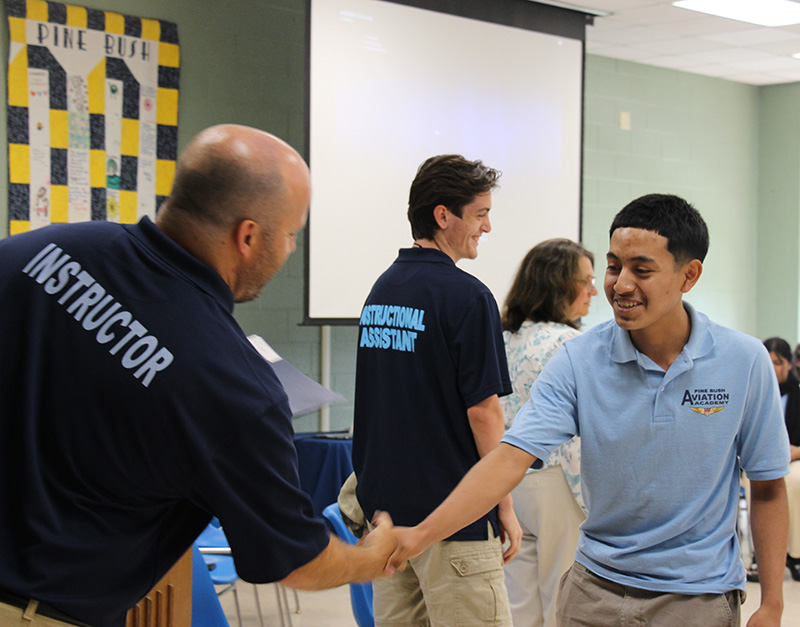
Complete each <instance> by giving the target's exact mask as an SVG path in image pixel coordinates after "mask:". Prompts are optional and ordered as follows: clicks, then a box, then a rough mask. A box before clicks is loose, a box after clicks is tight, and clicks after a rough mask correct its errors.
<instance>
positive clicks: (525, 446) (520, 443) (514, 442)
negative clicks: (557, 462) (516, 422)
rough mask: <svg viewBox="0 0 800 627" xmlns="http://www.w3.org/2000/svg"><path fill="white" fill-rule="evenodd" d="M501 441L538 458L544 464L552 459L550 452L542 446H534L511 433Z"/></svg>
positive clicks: (507, 433)
mask: <svg viewBox="0 0 800 627" xmlns="http://www.w3.org/2000/svg"><path fill="white" fill-rule="evenodd" d="M500 441H501V442H504V443H506V444H510V445H511V446H515V447H517V448H518V449H522V450H523V451H525V452H526V453H530V454H531V455H534V456H536V458H537V459H541V460H542V462H543V463H544V464H546V463H547V460H548V458H549V457H550V451H548V450H546V449H544V448H542V447H541V446H536V445H533V444H531V443H530V442H527V441H526V440H523V439H522V438H520V437H518V436H516V435H514V434H513V433H510V432H506V434H505V435H504V436H503V439H502V440H500Z"/></svg>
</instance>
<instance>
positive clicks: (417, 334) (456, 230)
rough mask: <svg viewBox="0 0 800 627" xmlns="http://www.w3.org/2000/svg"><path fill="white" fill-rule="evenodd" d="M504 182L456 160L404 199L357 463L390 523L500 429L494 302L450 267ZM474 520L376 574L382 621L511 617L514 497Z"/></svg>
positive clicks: (361, 385) (370, 361)
mask: <svg viewBox="0 0 800 627" xmlns="http://www.w3.org/2000/svg"><path fill="white" fill-rule="evenodd" d="M498 176H499V173H498V172H497V171H495V170H492V169H490V168H487V167H486V166H484V165H483V164H482V163H481V162H480V161H468V160H466V159H464V157H461V156H459V155H443V156H439V157H432V158H431V159H428V160H427V161H426V162H425V163H423V164H422V165H421V166H420V168H419V170H418V172H417V175H416V178H415V179H414V182H413V183H412V185H411V192H410V194H409V203H408V217H409V221H410V222H411V230H412V235H413V237H414V245H413V247H412V248H407V249H403V250H401V251H400V254H399V256H398V258H397V260H396V261H395V262H394V264H392V266H391V267H390V268H389V269H388V270H387V271H386V272H384V274H383V275H382V276H381V277H380V278H379V279H378V281H377V282H376V283H375V285H374V287H373V288H372V291H371V292H370V295H369V297H368V298H367V301H366V304H365V305H364V309H363V311H362V314H361V320H360V324H359V345H358V363H357V370H356V397H355V424H354V433H353V465H354V468H355V474H356V477H357V479H358V488H357V497H358V502H359V503H360V505H361V507H362V508H363V510H364V513H365V514H366V516H367V519H368V520H369V519H370V518H371V517H372V515H373V513H374V512H375V511H377V510H382V511H388V512H389V513H390V514H391V515H392V518H393V519H394V520H395V521H396V522H397V523H398V524H403V525H414V524H417V523H418V522H420V521H421V520H422V519H424V518H425V516H427V515H428V514H429V513H430V512H431V511H433V510H434V508H436V506H437V505H439V503H441V502H442V500H444V498H445V497H446V496H447V495H448V494H449V493H450V491H451V490H452V489H453V488H454V487H455V486H456V484H457V483H458V482H459V480H460V479H461V478H462V477H463V475H464V474H465V473H466V472H467V471H468V470H469V468H470V467H471V466H472V465H473V464H474V463H475V462H477V461H478V459H480V457H481V456H483V455H485V454H486V453H488V452H489V451H490V450H491V449H492V448H494V447H495V446H496V445H497V444H498V443H499V441H500V437H501V436H502V434H503V413H502V410H501V408H500V402H499V400H498V396H501V395H505V394H508V393H509V392H510V391H511V386H510V383H509V378H508V367H507V365H506V357H505V349H504V346H503V336H502V330H501V327H500V316H499V313H498V310H497V303H496V302H495V300H494V297H493V296H492V294H491V292H490V291H489V289H488V288H487V287H486V286H485V285H483V284H482V283H481V282H480V281H478V280H477V279H476V278H475V277H473V276H471V275H469V274H467V273H466V272H464V271H462V270H460V269H459V268H457V267H456V265H455V264H456V262H457V261H459V260H461V259H474V258H475V257H476V256H477V254H478V240H479V239H480V237H481V235H482V234H483V233H487V232H488V231H489V230H490V229H491V224H490V222H489V210H490V209H491V206H492V189H493V188H494V187H495V185H496V180H497V177H498ZM343 496H344V494H343ZM498 500H500V499H498ZM341 502H342V500H341V499H340V503H341ZM489 509H490V508H488V507H487V510H489ZM481 514H482V515H481V516H480V517H479V518H478V520H471V521H466V522H465V524H464V525H461V526H459V527H457V528H454V529H452V531H451V532H450V533H448V534H445V535H446V536H448V537H447V540H448V541H446V542H440V543H438V544H437V545H436V546H434V547H432V548H431V549H429V550H428V551H426V552H425V553H424V554H423V555H420V556H419V557H417V558H415V559H414V560H412V562H411V563H410V564H409V566H408V568H407V570H406V571H405V572H403V573H397V574H395V575H394V576H392V577H391V578H390V579H386V580H382V581H380V582H378V581H376V582H375V584H374V586H373V589H374V594H375V597H374V606H375V623H376V625H378V627H380V626H381V625H412V624H413V625H422V624H426V622H425V621H427V620H430V621H431V622H432V623H433V624H434V625H445V624H447V625H449V624H453V625H455V624H470V625H473V624H482V623H486V624H492V625H510V624H511V615H510V610H509V607H508V597H507V594H506V590H505V586H504V583H503V550H502V547H501V542H500V539H499V536H500V535H502V533H503V531H502V527H501V525H504V526H505V528H506V530H507V531H508V532H509V534H510V535H511V537H512V544H511V547H510V548H509V549H508V551H507V553H506V557H507V558H510V557H511V556H512V555H513V554H514V553H516V551H517V550H518V547H519V536H520V535H521V532H520V529H519V524H518V523H517V521H516V518H515V517H514V512H513V509H512V507H511V498H510V496H509V497H507V498H505V499H504V500H503V501H502V502H501V503H500V507H499V522H498V511H497V510H495V509H492V510H491V511H489V512H488V514H487V513H486V512H482V513H481ZM476 518H477V517H476ZM442 539H444V536H443V538H442ZM454 566H455V567H454Z"/></svg>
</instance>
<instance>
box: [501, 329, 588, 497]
mask: <svg viewBox="0 0 800 627" xmlns="http://www.w3.org/2000/svg"><path fill="white" fill-rule="evenodd" d="M579 334H580V331H577V330H576V329H573V328H572V327H570V326H567V325H565V324H560V323H558V322H532V321H530V320H526V321H525V322H523V323H522V326H521V327H520V328H519V330H518V331H517V332H516V333H511V332H510V331H503V339H504V341H505V344H506V355H507V356H508V370H509V374H510V376H511V388H512V392H511V394H509V395H508V396H504V397H503V398H501V399H500V403H501V404H502V407H503V416H504V418H505V423H506V429H508V428H509V427H510V426H511V423H512V422H514V417H515V416H516V415H517V412H518V411H519V410H520V409H522V406H523V405H524V404H525V403H527V402H528V399H529V398H530V396H531V386H532V385H533V382H534V381H536V378H537V377H538V376H539V373H541V372H542V369H543V368H544V366H545V364H547V362H548V361H550V358H551V357H552V356H553V355H554V354H555V352H556V351H557V350H558V349H559V348H560V347H561V345H562V344H563V343H564V342H566V341H567V340H569V339H570V338H573V337H575V336H576V335H579ZM552 466H561V470H562V471H563V472H564V477H565V478H566V480H567V484H569V487H570V489H571V490H572V494H573V495H574V496H575V501H576V502H577V503H578V505H580V507H581V509H582V510H583V511H584V513H585V512H586V507H585V505H584V503H583V497H582V496H581V443H580V438H579V437H577V436H576V437H574V438H572V439H571V440H568V441H567V442H564V444H562V445H561V446H559V447H558V448H557V449H555V450H554V451H553V452H552V453H551V454H550V458H549V459H548V460H547V463H546V464H545V465H544V466H543V468H550V467H552ZM532 472H536V471H532Z"/></svg>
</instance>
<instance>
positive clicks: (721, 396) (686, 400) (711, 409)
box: [681, 389, 731, 416]
mask: <svg viewBox="0 0 800 627" xmlns="http://www.w3.org/2000/svg"><path fill="white" fill-rule="evenodd" d="M730 399H731V397H730V394H728V391H727V390H725V389H708V390H707V389H695V390H685V391H684V392H683V400H682V401H681V406H684V405H689V409H691V410H692V411H694V412H697V413H698V414H702V415H703V416H710V415H711V414H716V413H717V412H720V411H722V410H723V409H725V406H726V405H727V404H728V402H729V401H730Z"/></svg>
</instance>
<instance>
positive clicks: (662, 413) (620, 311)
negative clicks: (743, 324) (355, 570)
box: [396, 194, 789, 627]
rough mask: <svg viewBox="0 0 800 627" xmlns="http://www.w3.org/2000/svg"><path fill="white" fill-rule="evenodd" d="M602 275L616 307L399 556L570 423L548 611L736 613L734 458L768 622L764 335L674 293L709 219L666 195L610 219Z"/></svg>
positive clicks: (771, 550)
mask: <svg viewBox="0 0 800 627" xmlns="http://www.w3.org/2000/svg"><path fill="white" fill-rule="evenodd" d="M610 237H611V242H610V246H609V252H608V255H607V257H608V268H607V270H606V277H605V291H606V296H607V297H608V300H609V302H610V303H611V305H612V307H613V311H614V320H613V321H609V322H606V323H603V324H600V325H598V326H597V327H595V328H593V329H591V330H589V331H588V332H586V333H584V334H583V335H581V336H579V337H577V338H575V339H573V340H570V341H569V342H566V343H565V344H564V346H563V347H562V348H561V349H560V350H559V352H558V353H557V354H556V355H555V356H554V357H553V358H552V359H551V360H550V362H549V363H548V365H547V367H546V368H545V370H544V372H543V373H542V375H541V376H540V377H539V379H538V380H537V381H536V384H535V386H534V388H533V389H532V390H531V399H530V401H529V402H528V403H527V404H526V405H525V406H524V407H523V409H522V410H521V411H520V413H519V414H518V415H517V417H516V419H515V421H514V426H513V427H512V428H511V430H509V432H508V433H507V434H506V435H505V436H504V438H503V443H502V444H501V445H500V446H499V447H498V448H497V449H495V450H494V451H492V453H490V454H489V455H488V456H487V457H486V458H485V459H483V460H482V461H481V462H480V463H479V464H478V465H477V466H476V467H475V468H474V469H473V471H471V472H470V473H469V474H468V475H467V476H466V477H465V478H464V481H463V482H462V483H461V484H460V485H459V487H458V488H457V489H456V490H455V491H454V492H453V494H452V495H451V496H450V497H448V499H447V501H445V503H444V504H443V505H442V506H441V507H440V508H438V509H437V510H436V511H435V512H434V513H433V514H431V516H429V517H428V518H427V519H426V520H425V521H424V522H423V523H422V524H420V525H419V526H418V527H417V528H415V529H411V530H408V531H405V532H402V536H401V539H400V547H401V548H400V550H399V551H398V553H397V555H396V557H398V558H399V557H405V556H407V555H414V554H416V553H418V552H419V551H420V550H422V549H424V548H425V547H426V546H428V545H429V544H430V543H431V542H435V541H437V540H438V539H439V538H441V537H443V536H446V535H447V534H448V533H451V532H452V530H453V529H457V528H459V527H460V526H462V525H464V524H466V523H468V522H469V521H470V520H472V519H474V518H475V517H476V516H478V515H480V514H481V513H482V512H484V511H485V510H486V509H488V508H489V507H491V506H492V505H493V504H494V503H495V502H497V500H499V499H500V498H501V497H502V496H503V495H504V494H505V493H506V492H507V491H508V490H509V489H510V488H511V487H513V486H515V485H516V484H517V483H519V481H520V480H521V478H522V476H523V475H524V473H525V470H526V469H527V468H528V467H529V466H530V465H531V462H532V461H533V460H534V459H536V458H542V459H546V458H547V456H548V454H549V451H551V450H553V448H555V447H556V446H557V445H558V444H560V443H561V442H563V441H564V440H566V439H568V438H569V437H571V436H572V435H575V434H577V435H580V436H581V443H582V453H581V466H582V468H581V478H582V482H583V489H584V495H585V498H586V505H587V507H588V510H589V515H588V518H587V520H586V521H585V522H584V524H583V525H582V526H581V539H580V542H579V545H578V551H577V554H576V562H575V564H574V565H573V567H572V568H571V569H570V570H569V571H567V574H566V575H565V576H564V578H562V581H561V587H560V591H559V598H558V624H559V625H560V626H562V627H572V626H577V625H583V626H586V625H596V626H598V627H605V626H607V625H620V624H622V625H628V624H634V623H636V624H640V623H641V624H647V625H650V626H655V627H662V626H663V627H674V626H675V625H682V626H683V625H696V626H698V627H717V626H720V627H721V626H723V625H738V624H739V604H740V591H743V590H744V587H745V571H744V566H743V565H742V562H741V558H740V555H739V546H738V541H737V537H736V529H735V525H736V512H737V503H738V495H739V468H740V464H741V467H742V468H743V469H744V470H745V471H746V472H747V475H748V476H749V477H750V478H751V479H753V480H754V481H752V484H753V485H754V486H756V487H755V488H754V494H756V496H754V498H753V500H752V504H751V505H752V531H753V537H754V542H755V548H756V553H757V555H758V563H759V569H760V571H761V606H760V607H759V609H758V610H757V611H756V612H755V613H754V614H753V616H752V617H751V619H750V621H749V623H748V624H749V625H750V626H751V627H755V626H756V625H758V626H759V627H760V626H766V625H768V626H774V627H778V625H780V618H781V613H782V610H783V591H782V582H783V569H784V555H785V553H786V542H787V504H786V490H785V486H784V480H783V477H784V476H785V475H786V474H787V472H788V467H789V446H788V440H787V437H786V428H785V426H784V425H783V418H782V413H781V407H780V402H779V398H778V394H777V387H776V383H775V376H774V374H773V371H772V368H771V364H770V361H769V358H768V356H767V353H766V351H765V350H764V349H763V347H762V346H761V345H760V342H758V340H756V339H755V338H752V337H749V336H746V335H744V334H742V333H738V332H736V331H733V330H731V329H727V328H725V327H722V326H720V325H717V324H715V323H713V322H711V321H710V320H709V319H708V318H707V317H706V316H704V315H703V314H701V313H699V312H697V311H695V310H694V309H693V308H692V307H691V306H689V305H688V304H687V303H684V302H683V298H682V297H683V294H685V293H687V292H689V291H690V290H691V289H692V288H693V287H694V285H695V284H696V283H697V281H698V279H699V278H700V275H701V273H702V269H703V266H702V261H703V259H704V258H705V254H706V251H707V249H708V232H707V229H706V225H705V222H704V221H703V219H702V218H701V217H700V214H699V213H698V212H697V211H696V210H695V209H694V208H693V207H692V206H691V205H689V204H688V203H687V202H686V201H684V200H682V199H680V198H677V197H675V196H669V195H660V194H651V195H648V196H644V197H642V198H639V199H637V200H634V201H633V202H631V203H630V204H629V205H628V206H627V207H625V208H624V209H623V210H622V211H621V212H620V213H619V214H617V216H616V217H615V219H614V222H613V223H612V225H611V229H610Z"/></svg>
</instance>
